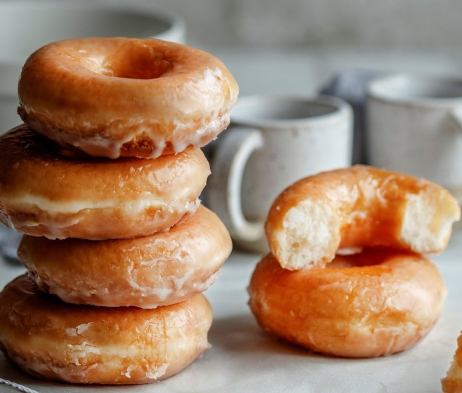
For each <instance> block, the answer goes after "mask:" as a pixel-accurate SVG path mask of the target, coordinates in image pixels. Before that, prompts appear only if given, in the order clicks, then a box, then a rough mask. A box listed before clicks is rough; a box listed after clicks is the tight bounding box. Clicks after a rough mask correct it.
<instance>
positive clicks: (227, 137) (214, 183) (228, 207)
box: [207, 127, 264, 241]
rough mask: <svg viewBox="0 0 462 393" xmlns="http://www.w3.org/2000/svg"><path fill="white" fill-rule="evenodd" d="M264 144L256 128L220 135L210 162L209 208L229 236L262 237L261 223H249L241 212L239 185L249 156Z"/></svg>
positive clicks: (238, 129)
mask: <svg viewBox="0 0 462 393" xmlns="http://www.w3.org/2000/svg"><path fill="white" fill-rule="evenodd" d="M262 147H263V137H262V135H261V132H260V131H259V130H258V129H253V128H241V127H232V128H230V129H229V130H228V131H227V132H226V133H225V134H224V135H223V136H222V137H221V140H220V142H219V143H218V146H217V148H216V151H215V156H214V158H213V161H212V165H211V166H212V175H211V176H210V179H209V183H208V185H207V199H208V203H209V205H210V208H211V209H212V210H213V211H215V213H216V214H217V215H218V216H219V217H220V219H221V220H222V221H223V223H224V224H225V226H226V227H227V228H228V230H229V232H230V234H231V236H232V237H234V238H235V239H238V240H242V241H256V240H259V239H261V238H262V237H263V235H264V228H263V222H258V221H256V222H250V221H247V219H246V218H245V216H244V213H243V212H242V203H241V186H242V178H243V176H244V170H245V167H246V165H247V162H248V160H249V158H250V156H251V155H252V154H253V152H254V151H255V150H258V149H260V148H262Z"/></svg>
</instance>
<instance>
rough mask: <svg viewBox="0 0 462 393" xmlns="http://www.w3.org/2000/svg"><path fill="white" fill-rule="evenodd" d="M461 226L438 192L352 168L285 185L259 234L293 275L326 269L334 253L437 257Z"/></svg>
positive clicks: (454, 207)
mask: <svg viewBox="0 0 462 393" xmlns="http://www.w3.org/2000/svg"><path fill="white" fill-rule="evenodd" d="M459 219H460V208H459V205H458V203H457V201H456V199H455V198H453V197H452V196H451V194H450V193H449V192H448V191H446V190H445V189H443V188H441V187H440V186H438V185H436V184H433V183H431V182H429V181H426V180H423V179H416V178H413V177H411V176H406V175H403V174H399V173H394V172H390V171H387V170H382V169H377V168H373V167H367V166H361V165H358V166H353V167H351V168H345V169H338V170H334V171H329V172H324V173H320V174H318V175H314V176H310V177H307V178H304V179H302V180H300V181H298V182H296V183H294V184H293V185H291V186H289V187H288V188H287V189H286V190H284V191H283V192H282V193H281V194H280V195H279V196H278V197H277V198H276V200H275V201H274V203H273V204H272V206H271V208H270V210H269V213H268V217H267V220H266V224H265V230H266V235H267V238H268V243H269V246H270V250H271V252H272V253H273V254H274V256H275V257H276V259H277V260H278V261H279V263H280V264H281V266H282V267H284V268H286V269H290V270H294V269H301V268H305V267H313V266H324V265H325V264H326V263H328V262H329V261H331V260H332V259H333V258H334V257H335V254H336V253H337V251H338V250H339V249H349V248H350V249H351V248H362V247H372V246H389V247H394V248H400V249H407V250H412V251H414V252H417V253H438V252H441V251H442V250H443V249H444V248H445V247H446V245H447V242H448V240H449V238H450V236H451V225H452V223H453V222H455V221H457V220H459Z"/></svg>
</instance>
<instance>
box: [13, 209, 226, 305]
mask: <svg viewBox="0 0 462 393" xmlns="http://www.w3.org/2000/svg"><path fill="white" fill-rule="evenodd" d="M231 247H232V244H231V238H230V237H229V234H228V232H227V230H226V228H225V226H224V225H223V224H222V222H221V221H220V219H219V218H218V217H217V216H216V215H215V213H213V212H211V211H210V210H208V209H207V208H205V207H203V206H200V207H199V209H198V210H197V212H196V213H195V214H194V215H193V216H192V217H191V218H189V219H188V220H187V221H185V222H183V223H182V224H181V225H177V226H174V227H173V228H172V229H170V231H168V232H162V233H157V234H154V235H151V236H146V237H138V238H135V239H127V240H107V241H104V242H95V241H91V240H77V239H66V240H48V239H46V238H43V237H32V236H27V235H25V236H24V237H23V239H22V241H21V244H20V245H19V249H18V258H19V260H20V261H21V262H22V264H23V265H24V266H25V267H26V268H27V269H28V270H29V271H30V272H31V273H32V277H33V278H34V279H35V282H36V284H37V286H38V287H39V289H40V290H42V291H45V292H50V293H52V294H56V295H58V296H59V297H60V298H61V299H62V300H63V301H65V302H67V303H77V304H90V305H94V306H108V307H120V306H137V307H143V308H153V307H157V306H163V305H168V304H172V303H176V302H179V301H181V300H184V299H186V298H188V297H190V296H192V295H193V294H195V293H198V292H203V291H205V290H206V289H207V288H208V287H209V286H210V285H211V284H213V282H214V281H215V280H216V278H217V277H218V273H217V272H218V269H219V268H220V267H221V265H222V264H223V262H224V261H225V260H226V258H227V257H228V256H229V254H230V253H231Z"/></svg>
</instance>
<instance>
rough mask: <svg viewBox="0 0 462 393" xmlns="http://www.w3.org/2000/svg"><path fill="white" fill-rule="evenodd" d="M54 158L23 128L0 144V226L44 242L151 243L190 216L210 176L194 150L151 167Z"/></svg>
mask: <svg viewBox="0 0 462 393" xmlns="http://www.w3.org/2000/svg"><path fill="white" fill-rule="evenodd" d="M60 153H61V152H60V150H59V148H58V145H56V144H55V143H54V142H53V141H50V140H48V139H47V138H45V137H43V136H41V135H40V134H37V133H35V132H33V131H32V130H30V129H29V128H28V127H27V126H26V125H22V126H19V127H17V128H15V129H13V130H11V131H10V132H8V133H6V134H4V135H2V136H1V137H0V222H2V223H3V224H5V225H6V226H8V227H10V228H13V229H15V230H16V231H18V232H20V233H25V234H28V235H32V236H45V237H47V238H49V239H64V238H68V237H73V238H79V239H80V238H83V239H89V240H104V239H118V238H131V237H136V236H143V235H150V234H152V233H154V232H157V231H162V230H165V229H168V228H170V227H171V226H172V225H174V224H176V223H178V222H179V221H180V220H182V219H183V218H185V217H187V216H188V215H190V214H192V213H194V212H195V211H196V209H197V207H198V205H199V200H198V197H199V195H200V193H201V192H202V190H203V188H204V187H205V184H206V180H207V177H208V176H209V174H210V167H209V163H208V162H207V160H206V158H205V156H204V154H203V153H202V151H201V150H200V149H188V150H186V151H184V152H182V153H179V154H177V155H166V156H162V157H159V158H158V159H156V160H151V159H137V158H120V159H118V160H109V159H105V158H89V157H72V156H66V155H60Z"/></svg>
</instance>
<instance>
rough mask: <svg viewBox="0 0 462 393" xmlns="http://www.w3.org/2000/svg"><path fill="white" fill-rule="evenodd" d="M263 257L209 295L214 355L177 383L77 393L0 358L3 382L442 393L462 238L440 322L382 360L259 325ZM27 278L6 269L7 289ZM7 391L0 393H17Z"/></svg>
mask: <svg viewBox="0 0 462 393" xmlns="http://www.w3.org/2000/svg"><path fill="white" fill-rule="evenodd" d="M258 260H259V256H258V255H251V254H243V253H238V252H235V253H233V254H232V255H231V257H230V258H229V260H228V261H227V262H226V263H225V264H224V266H223V267H222V269H221V276H220V278H219V280H218V281H217V282H216V283H215V284H214V285H213V286H212V288H211V289H209V290H208V291H207V292H206V295H207V297H208V299H209V300H210V302H211V304H212V306H213V309H214V322H213V325H212V328H211V331H210V334H209V341H210V342H211V344H212V348H211V349H210V350H208V351H207V352H205V353H204V354H203V355H202V356H201V357H200V358H199V359H198V360H196V361H195V362H194V363H193V364H192V365H191V366H190V367H188V368H187V369H185V370H184V371H182V372H181V373H179V374H177V375H176V376H174V377H172V378H170V379H168V380H166V381H162V382H159V383H155V384H153V385H141V386H118V387H114V386H110V387H95V386H89V387H85V386H73V385H66V384H60V383H54V382H47V381H40V380H37V379H35V378H32V377H29V376H27V375H26V374H24V373H23V372H21V371H20V370H18V369H17V368H16V367H14V366H12V365H11V364H10V363H9V362H8V361H7V360H6V359H5V358H4V356H3V355H0V378H5V379H9V380H12V381H15V382H17V383H21V384H23V385H25V386H27V387H29V388H33V389H35V390H36V391H37V392H40V393H48V392H60V393H81V392H88V391H96V390H98V391H99V390H105V391H111V392H127V393H135V392H143V393H144V392H150V393H151V392H156V393H163V392H201V393H206V392H220V393H223V392H260V391H264V392H320V391H322V392H342V393H348V392H354V393H358V392H368V393H373V392H377V393H383V392H387V393H391V392H397V393H398V392H401V393H404V392H405V393H412V392H416V393H426V392H428V393H430V392H432V393H435V392H439V391H441V387H440V379H441V378H442V377H444V376H445V374H446V371H447V369H448V368H449V364H450V362H451V361H452V357H453V354H454V351H455V349H456V339H457V337H458V335H459V331H460V330H461V329H462V286H461V285H460V278H462V231H461V230H457V232H456V233H454V235H453V237H452V240H451V242H450V245H449V247H448V249H447V250H446V251H445V252H444V253H443V254H441V255H439V256H437V257H435V258H434V260H435V261H436V262H437V265H438V266H439V268H440V271H441V274H442V276H443V278H444V280H445V283H446V286H447V288H448V297H447V299H446V303H445V307H444V311H443V314H442V316H441V319H440V320H439V322H438V323H437V325H436V326H435V328H434V329H433V330H432V331H431V333H430V334H429V335H428V336H427V337H426V338H425V339H424V340H423V341H422V342H421V343H420V344H419V345H417V346H416V347H415V348H413V349H411V350H408V351H406V352H403V353H400V354H396V355H393V356H390V357H385V358H377V359H340V358H333V357H327V356H322V355H317V354H313V353H310V352H308V351H305V350H303V349H299V348H297V347H294V346H291V345H288V344H284V343H282V342H279V341H278V340H276V339H275V338H273V337H272V336H270V335H268V334H267V333H265V332H264V331H263V330H262V329H260V328H259V326H258V325H257V324H256V322H255V319H254V318H253V315H252V314H251V312H250V310H249V308H248V306H247V300H248V296H247V291H246V287H247V285H248V283H249V279H250V276H251V273H252V271H253V268H254V266H255V264H256V262H257V261H258ZM23 271H24V269H23V268H22V267H20V266H19V265H17V264H11V263H7V262H4V261H0V287H1V288H3V286H4V285H5V284H6V283H7V282H9V281H10V280H11V279H12V278H14V277H16V276H17V275H19V274H21V273H22V272H23ZM12 391H13V390H9V388H7V387H4V386H1V385H0V392H12Z"/></svg>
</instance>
